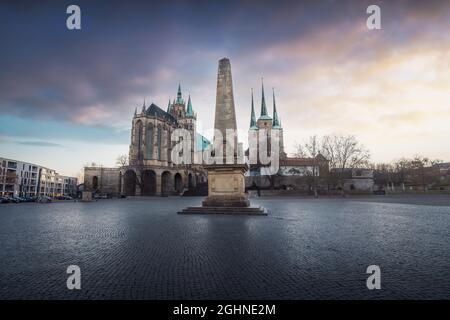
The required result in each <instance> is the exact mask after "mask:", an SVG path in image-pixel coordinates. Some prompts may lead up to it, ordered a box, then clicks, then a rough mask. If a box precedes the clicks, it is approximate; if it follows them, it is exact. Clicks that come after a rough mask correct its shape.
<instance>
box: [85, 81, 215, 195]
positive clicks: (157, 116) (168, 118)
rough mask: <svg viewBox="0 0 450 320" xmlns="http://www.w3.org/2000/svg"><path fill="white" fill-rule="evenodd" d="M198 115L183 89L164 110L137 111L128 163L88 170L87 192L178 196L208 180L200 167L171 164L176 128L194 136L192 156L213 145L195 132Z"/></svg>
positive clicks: (152, 105) (155, 108)
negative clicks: (172, 139) (173, 133)
mask: <svg viewBox="0 0 450 320" xmlns="http://www.w3.org/2000/svg"><path fill="white" fill-rule="evenodd" d="M196 120H197V116H196V114H195V113H194V110H193V107H192V101H191V97H190V95H189V97H188V101H187V103H186V102H185V100H184V99H183V96H182V92H181V86H180V85H179V86H178V92H177V97H176V99H174V100H173V101H172V102H171V101H170V100H169V104H168V106H167V110H166V111H164V110H163V109H161V108H160V107H158V106H157V105H155V104H153V103H152V104H150V105H149V106H146V105H145V102H144V105H143V106H142V109H141V110H138V109H137V108H136V110H135V112H134V116H133V119H132V127H131V141H130V149H129V160H128V164H127V165H125V166H122V167H120V168H103V167H86V168H85V170H84V174H85V177H84V183H85V190H87V191H92V192H94V193H101V194H111V195H119V194H120V195H128V196H134V195H142V196H152V195H176V194H181V193H182V192H183V191H186V190H189V189H193V188H195V187H196V186H197V185H199V184H202V183H203V184H205V183H206V181H207V175H206V172H205V171H204V170H203V168H202V167H201V166H200V165H197V164H182V165H179V164H178V165H177V164H174V163H173V162H172V159H171V153H172V148H173V147H174V145H175V144H176V143H177V142H174V141H171V136H172V132H173V131H174V130H175V129H180V128H182V129H186V130H188V132H189V133H190V135H191V143H192V145H191V152H192V155H191V156H192V157H191V159H193V158H194V156H195V155H194V154H195V153H198V152H200V153H201V152H202V151H203V150H204V149H205V148H207V147H208V145H209V144H210V143H209V141H208V140H207V139H206V138H205V137H203V136H202V135H200V134H198V133H197V130H196Z"/></svg>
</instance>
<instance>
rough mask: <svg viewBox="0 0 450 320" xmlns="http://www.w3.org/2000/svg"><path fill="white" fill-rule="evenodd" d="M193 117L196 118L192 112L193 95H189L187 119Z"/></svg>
mask: <svg viewBox="0 0 450 320" xmlns="http://www.w3.org/2000/svg"><path fill="white" fill-rule="evenodd" d="M193 116H194V111H193V110H192V103H191V95H189V99H188V106H187V111H186V117H188V118H192V117H193Z"/></svg>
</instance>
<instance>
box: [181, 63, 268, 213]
mask: <svg viewBox="0 0 450 320" xmlns="http://www.w3.org/2000/svg"><path fill="white" fill-rule="evenodd" d="M214 129H215V131H216V132H220V133H221V135H222V137H214V143H217V142H218V143H220V146H219V147H220V148H223V149H222V151H223V152H222V155H221V158H219V159H217V158H216V159H215V160H216V162H215V163H214V164H211V165H206V166H204V167H205V169H206V170H207V171H208V197H207V198H206V199H205V200H204V201H203V203H202V207H189V208H186V209H184V210H183V211H181V212H179V213H225V214H251V215H266V214H267V213H266V211H265V210H264V209H263V208H260V207H250V202H249V200H248V197H247V195H246V193H245V177H244V173H245V172H246V171H247V169H248V167H247V165H246V164H239V163H238V161H237V148H238V143H237V134H236V131H237V125H236V113H235V109H234V96H233V81H232V77H231V64H230V60H229V59H227V58H223V59H221V60H220V61H219V71H218V74H217V91H216V111H215V120H214ZM230 130H231V131H232V132H234V133H235V134H234V141H232V142H231V143H230V142H229V141H228V142H227V141H226V137H227V132H229V131H230ZM221 140H222V141H221ZM222 142H223V143H222ZM227 143H230V144H231V146H227ZM227 159H228V160H229V159H232V160H233V161H232V162H233V163H229V161H228V162H227ZM218 160H219V161H218Z"/></svg>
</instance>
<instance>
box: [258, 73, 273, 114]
mask: <svg viewBox="0 0 450 320" xmlns="http://www.w3.org/2000/svg"><path fill="white" fill-rule="evenodd" d="M261 87H262V98H261V116H260V117H259V119H262V120H272V118H271V117H269V115H268V114H267V107H266V98H265V97H264V83H263V79H262V78H261Z"/></svg>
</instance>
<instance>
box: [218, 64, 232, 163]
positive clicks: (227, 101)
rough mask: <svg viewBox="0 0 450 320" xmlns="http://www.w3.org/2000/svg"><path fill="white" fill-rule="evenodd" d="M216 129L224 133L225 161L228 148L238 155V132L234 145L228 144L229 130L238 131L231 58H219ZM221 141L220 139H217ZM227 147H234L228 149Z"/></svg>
mask: <svg viewBox="0 0 450 320" xmlns="http://www.w3.org/2000/svg"><path fill="white" fill-rule="evenodd" d="M214 129H215V130H219V131H220V132H221V133H222V137H223V140H224V141H223V144H224V151H223V157H224V163H225V158H226V156H227V154H226V152H227V150H230V151H231V150H233V151H234V154H233V157H232V158H233V159H236V156H237V134H236V135H235V136H234V142H233V145H232V146H230V145H229V146H227V145H226V144H227V143H226V141H225V139H226V134H227V130H228V131H230V130H233V131H234V132H235V133H236V130H237V125H236V112H235V110H234V96H233V79H232V76H231V64H230V59H228V58H223V59H221V60H219V71H218V73H217V91H216V113H215V120H214ZM217 142H219V141H217ZM227 147H229V148H232V149H227Z"/></svg>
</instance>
